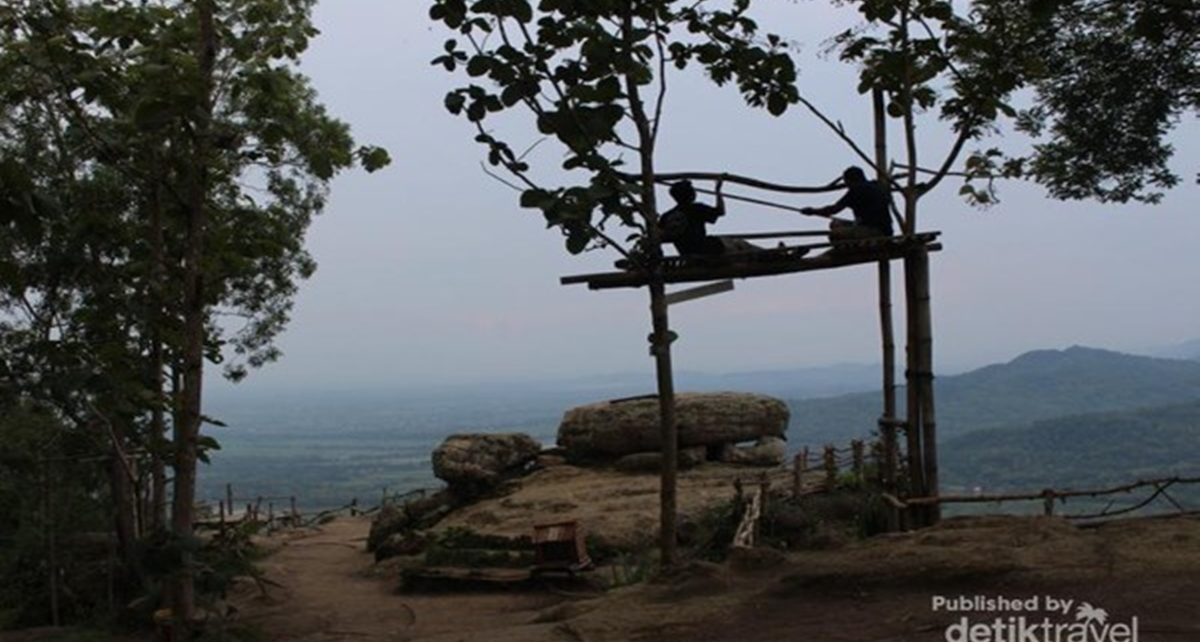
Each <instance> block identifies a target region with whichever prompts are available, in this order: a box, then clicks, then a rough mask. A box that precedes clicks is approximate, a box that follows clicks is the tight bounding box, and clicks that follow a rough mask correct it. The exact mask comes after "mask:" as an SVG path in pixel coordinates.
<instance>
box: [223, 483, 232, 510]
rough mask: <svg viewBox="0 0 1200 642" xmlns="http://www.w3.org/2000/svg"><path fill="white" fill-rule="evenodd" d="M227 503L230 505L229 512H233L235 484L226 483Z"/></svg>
mask: <svg viewBox="0 0 1200 642" xmlns="http://www.w3.org/2000/svg"><path fill="white" fill-rule="evenodd" d="M225 505H226V506H228V507H229V514H230V515H232V514H233V484H225Z"/></svg>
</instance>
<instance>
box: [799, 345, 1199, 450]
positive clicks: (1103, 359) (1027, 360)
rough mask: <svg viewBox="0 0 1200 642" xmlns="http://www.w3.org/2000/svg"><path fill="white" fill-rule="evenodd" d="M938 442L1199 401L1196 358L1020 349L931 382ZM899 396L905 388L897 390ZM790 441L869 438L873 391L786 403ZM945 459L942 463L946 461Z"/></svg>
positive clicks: (875, 404) (876, 404)
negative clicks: (1078, 417)
mask: <svg viewBox="0 0 1200 642" xmlns="http://www.w3.org/2000/svg"><path fill="white" fill-rule="evenodd" d="M936 391H937V410H938V431H939V436H940V437H941V439H942V440H951V439H954V438H955V437H959V436H961V435H964V434H967V433H972V432H975V431H980V430H989V429H1009V430H1011V429H1014V428H1021V427H1026V426H1028V425H1029V424H1030V423H1031V422H1035V421H1040V420H1046V419H1054V418H1057V417H1070V416H1074V415H1080V414H1087V413H1102V412H1120V411H1129V410H1136V409H1141V408H1147V407H1155V406H1168V405H1174V404H1186V403H1188V402H1192V401H1200V362H1197V361H1184V360H1175V359H1158V358H1152V357H1141V356H1135V355H1130V354H1123V353H1119V352H1111V351H1108V350H1097V349H1093V348H1082V347H1072V348H1068V349H1066V350H1037V351H1034V352H1027V353H1025V354H1023V355H1021V356H1019V357H1017V358H1015V359H1013V360H1012V361H1010V362H1008V363H1004V364H997V365H991V366H987V367H984V368H980V369H978V370H974V371H972V372H968V373H965V374H961V375H955V376H950V377H942V378H939V379H938V380H937V385H936ZM898 394H899V396H900V399H901V400H903V396H904V391H903V389H901V390H900V391H899V392H898ZM789 406H790V407H791V409H792V428H791V430H790V433H791V439H792V441H793V444H808V445H820V444H824V443H844V442H845V441H847V440H849V439H852V438H856V437H863V436H868V435H870V434H871V432H872V431H873V430H874V428H875V422H876V419H877V418H878V416H879V408H880V399H879V393H877V392H868V393H856V394H850V395H843V396H839V397H833V398H827V399H803V400H791V401H789ZM947 461H949V460H947Z"/></svg>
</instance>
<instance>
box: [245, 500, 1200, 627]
mask: <svg viewBox="0 0 1200 642" xmlns="http://www.w3.org/2000/svg"><path fill="white" fill-rule="evenodd" d="M368 528H369V523H368V522H367V521H366V520H365V519H339V520H337V521H334V522H332V523H330V524H327V525H326V526H324V527H322V529H321V530H320V531H316V532H308V533H300V534H292V535H289V536H287V537H286V538H284V539H283V540H281V541H280V542H279V544H280V547H279V549H278V551H277V552H276V553H275V554H274V555H272V556H271V557H270V558H269V559H268V560H267V561H266V563H265V566H266V569H267V572H268V575H269V577H270V578H271V579H273V580H274V581H276V582H278V583H280V584H281V585H282V587H283V588H272V589H270V590H269V591H268V595H267V596H266V597H263V596H259V595H256V594H255V592H254V591H252V590H250V589H249V587H247V590H246V591H245V592H244V593H243V594H242V595H240V596H239V598H238V605H239V606H240V608H241V609H242V613H241V616H242V617H243V618H244V619H245V620H246V621H248V622H253V623H256V624H258V625H259V626H260V627H261V628H262V630H263V631H264V632H266V633H267V635H268V637H269V639H271V640H280V641H300V640H303V641H312V642H325V641H335V640H364V641H368V642H370V641H372V640H435V641H441V642H449V641H460V640H461V641H476V640H477V641H480V642H482V641H484V640H487V641H489V642H497V641H498V642H505V641H517V640H532V641H542V640H544V641H548V642H549V641H581V640H583V641H614V642H615V641H626V640H631V641H642V640H645V641H649V640H681V641H685V642H686V641H691V640H695V641H697V642H698V641H700V640H729V641H734V640H739V641H740V640H817V641H825V640H829V641H842V640H845V641H847V642H850V641H854V642H863V641H869V640H881V641H882V640H906V641H907V640H912V641H922V642H923V641H927V640H928V641H931V642H932V641H936V640H945V639H946V637H945V629H946V627H947V626H948V625H950V624H952V623H954V622H956V621H957V620H958V619H959V618H961V617H963V616H964V614H962V613H948V612H945V611H939V612H934V610H933V609H932V608H931V600H932V598H933V597H934V596H945V597H953V596H957V595H966V596H975V595H980V596H1003V597H1006V598H1010V599H1011V598H1028V597H1031V596H1047V595H1048V596H1054V597H1058V598H1063V599H1071V600H1074V601H1075V602H1074V603H1075V604H1076V605H1081V604H1082V603H1083V602H1088V603H1089V604H1090V605H1092V606H1094V607H1096V608H1102V609H1104V610H1105V612H1106V615H1107V618H1108V621H1109V622H1112V623H1117V622H1126V621H1129V620H1130V618H1132V617H1134V616H1137V617H1138V621H1139V631H1140V634H1141V636H1140V638H1139V639H1140V640H1141V641H1143V642H1146V641H1165V642H1176V641H1178V642H1184V641H1189V642H1194V641H1195V640H1200V520H1196V519H1170V520H1152V521H1147V520H1143V521H1136V522H1127V523H1114V524H1110V525H1107V526H1104V527H1102V528H1097V529H1078V528H1075V527H1073V526H1070V525H1068V524H1066V523H1065V522H1063V521H1061V520H1057V519H1047V518H1015V517H982V518H980V517H975V518H956V519H950V520H946V521H945V522H943V524H941V525H939V526H938V527H936V528H933V529H929V530H927V531H922V532H917V533H908V534H900V535H894V536H887V537H880V538H876V539H873V540H870V541H866V542H861V543H857V544H853V545H850V546H848V547H845V548H842V549H839V550H832V551H812V552H793V553H787V554H785V553H780V552H775V551H748V552H741V553H738V554H737V555H735V556H734V557H733V558H732V559H731V560H730V561H729V562H727V563H725V564H720V565H717V564H709V563H704V562H691V563H688V564H686V565H685V566H684V568H683V569H682V570H681V571H680V572H678V573H677V574H676V575H675V576H673V577H671V578H670V579H666V580H658V581H652V582H644V583H641V584H636V585H633V586H630V587H627V588H623V589H619V590H615V591H611V592H609V593H607V594H604V595H603V596H601V597H591V598H587V599H579V598H577V597H572V596H564V595H562V594H560V593H553V592H537V591H533V592H521V593H506V592H491V593H465V594H449V593H437V594H424V595H413V594H402V593H397V592H396V590H395V589H396V587H397V581H396V577H395V574H394V573H392V572H381V571H380V570H379V568H377V567H375V566H374V564H373V562H372V559H371V557H370V556H369V555H368V554H367V553H365V552H364V551H363V540H364V538H365V536H366V533H367V529H368ZM381 568H386V567H381ZM972 617H974V616H972ZM991 617H993V616H992V615H988V616H987V617H986V618H984V617H983V616H979V618H980V621H982V620H987V619H990V618H991ZM1071 620H1072V618H1071V617H1063V618H1062V619H1061V621H1063V622H1069V621H1071ZM973 621H974V620H973ZM1039 642H1040V641H1039Z"/></svg>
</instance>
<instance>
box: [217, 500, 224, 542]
mask: <svg viewBox="0 0 1200 642" xmlns="http://www.w3.org/2000/svg"><path fill="white" fill-rule="evenodd" d="M217 512H218V514H219V515H220V522H219V524H220V527H219V532H220V533H221V534H222V535H224V534H225V500H220V501H218V502H217Z"/></svg>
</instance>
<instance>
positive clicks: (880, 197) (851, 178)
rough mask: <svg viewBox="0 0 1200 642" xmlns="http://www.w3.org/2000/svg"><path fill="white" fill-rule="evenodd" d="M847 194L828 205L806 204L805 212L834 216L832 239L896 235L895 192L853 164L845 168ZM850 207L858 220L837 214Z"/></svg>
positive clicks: (843, 178)
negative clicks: (851, 219)
mask: <svg viewBox="0 0 1200 642" xmlns="http://www.w3.org/2000/svg"><path fill="white" fill-rule="evenodd" d="M842 180H844V181H845V182H846V194H845V195H844V196H842V198H841V199H839V200H838V202H836V203H834V204H833V205H829V206H826V207H805V208H803V209H801V210H800V211H801V212H804V213H805V214H813V215H816V216H825V217H828V218H831V219H832V220H831V221H830V222H829V240H830V241H832V242H834V243H836V242H838V241H848V240H854V239H867V238H875V237H879V236H891V235H892V215H891V211H890V208H891V196H890V195H889V194H888V191H887V190H886V189H885V188H884V187H882V186H881V185H880V184H879V183H877V182H875V181H869V180H867V175H866V174H864V173H863V171H862V168H859V167H849V168H847V169H846V171H844V172H842ZM847 207H848V208H850V210H851V211H852V212H854V221H853V222H851V221H845V220H842V219H837V218H833V215H834V214H837V213H838V212H840V211H842V210H844V209H846V208H847Z"/></svg>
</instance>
